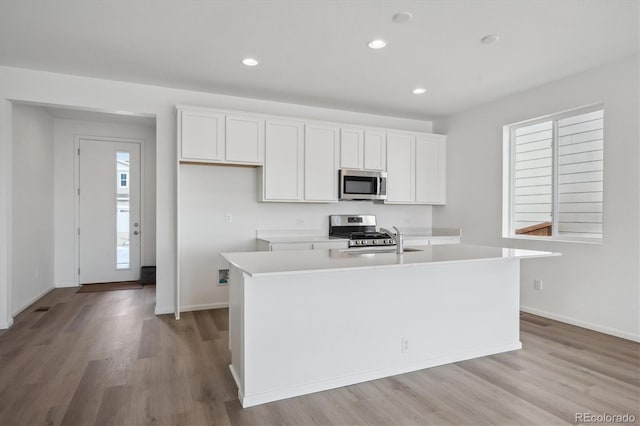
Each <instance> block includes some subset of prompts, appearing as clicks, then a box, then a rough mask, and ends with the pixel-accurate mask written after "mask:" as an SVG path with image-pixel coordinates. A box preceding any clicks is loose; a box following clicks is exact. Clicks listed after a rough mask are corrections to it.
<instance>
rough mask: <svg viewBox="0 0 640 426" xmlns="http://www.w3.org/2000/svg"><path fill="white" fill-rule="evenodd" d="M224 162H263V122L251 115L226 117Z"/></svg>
mask: <svg viewBox="0 0 640 426" xmlns="http://www.w3.org/2000/svg"><path fill="white" fill-rule="evenodd" d="M225 128H226V138H225V160H226V161H229V162H233V163H255V164H262V162H263V161H264V120H263V119H261V118H259V117H254V116H251V115H227V116H226V122H225Z"/></svg>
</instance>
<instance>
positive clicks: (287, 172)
mask: <svg viewBox="0 0 640 426" xmlns="http://www.w3.org/2000/svg"><path fill="white" fill-rule="evenodd" d="M265 127H266V131H265V166H264V167H263V170H262V172H263V178H262V198H261V199H262V200H263V201H299V200H302V197H303V192H304V187H303V168H304V161H303V160H304V154H303V149H304V123H302V122H299V121H279V120H278V121H276V120H267V121H266V126H265Z"/></svg>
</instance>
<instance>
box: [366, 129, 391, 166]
mask: <svg viewBox="0 0 640 426" xmlns="http://www.w3.org/2000/svg"><path fill="white" fill-rule="evenodd" d="M364 169H365V170H381V171H384V170H386V169H387V134H386V133H385V132H379V131H375V130H366V131H365V132H364Z"/></svg>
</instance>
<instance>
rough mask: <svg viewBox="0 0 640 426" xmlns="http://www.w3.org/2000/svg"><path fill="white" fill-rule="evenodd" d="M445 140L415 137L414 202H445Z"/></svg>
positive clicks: (431, 137)
mask: <svg viewBox="0 0 640 426" xmlns="http://www.w3.org/2000/svg"><path fill="white" fill-rule="evenodd" d="M444 142H445V139H444V137H443V136H441V135H419V136H417V137H416V202H417V203H423V204H444V202H445V183H446V182H445V164H446V155H445V143H444Z"/></svg>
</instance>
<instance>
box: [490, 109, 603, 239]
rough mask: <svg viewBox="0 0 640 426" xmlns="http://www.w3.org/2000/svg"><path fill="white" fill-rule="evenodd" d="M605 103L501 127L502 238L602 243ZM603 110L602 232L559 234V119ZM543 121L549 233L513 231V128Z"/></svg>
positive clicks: (514, 129) (514, 130)
mask: <svg viewBox="0 0 640 426" xmlns="http://www.w3.org/2000/svg"><path fill="white" fill-rule="evenodd" d="M604 109H605V108H604V103H596V104H591V105H586V106H582V107H578V108H572V109H570V110H565V111H562V112H558V113H553V114H547V115H544V116H540V117H536V118H532V119H527V120H522V121H518V122H515V123H510V124H507V125H504V126H503V127H502V153H503V158H502V160H503V161H502V177H503V180H502V238H504V239H517V240H533V241H556V242H573V243H586V244H602V243H603V241H604V235H605V221H604V213H605V203H604V193H605V188H604V181H605V179H604V168H605V166H604V163H605V158H606V156H605V153H604V152H605V141H606V134H605V130H604V129H605V127H606V125H605V124H604V123H605V122H604V120H605V111H604ZM599 110H602V111H603V143H602V150H603V179H602V181H603V190H602V197H603V198H602V215H603V220H602V236H601V237H600V238H597V237H580V236H573V235H558V220H559V208H558V206H559V193H558V169H559V164H558V159H559V154H558V153H559V149H558V121H560V120H562V119H565V118H568V117H573V116H577V115H581V114H587V113H590V112H595V111H599ZM545 121H551V122H552V137H553V139H552V143H551V152H552V154H551V158H552V164H551V167H552V177H551V190H552V197H551V202H552V205H551V212H552V216H551V221H552V222H551V224H552V225H551V236H541V235H524V234H516V233H515V208H514V204H513V203H514V199H515V148H514V144H515V132H516V129H518V128H520V127H525V126H531V125H535V124H539V123H543V122H545Z"/></svg>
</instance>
